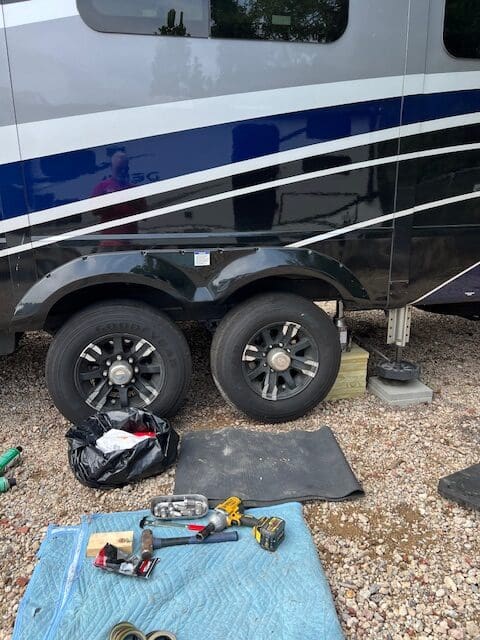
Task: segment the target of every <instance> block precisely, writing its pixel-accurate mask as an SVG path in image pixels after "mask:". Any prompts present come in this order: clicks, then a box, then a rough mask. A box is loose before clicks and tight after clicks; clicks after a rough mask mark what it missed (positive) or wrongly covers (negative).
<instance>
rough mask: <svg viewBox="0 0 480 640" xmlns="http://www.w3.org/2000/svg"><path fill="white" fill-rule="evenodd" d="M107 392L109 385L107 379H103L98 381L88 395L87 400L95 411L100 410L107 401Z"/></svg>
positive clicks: (108, 391)
mask: <svg viewBox="0 0 480 640" xmlns="http://www.w3.org/2000/svg"><path fill="white" fill-rule="evenodd" d="M109 393H110V387H109V385H108V383H107V381H106V380H103V382H100V383H99V384H98V385H97V386H96V387H95V389H94V390H93V391H92V393H91V394H90V395H89V397H88V398H87V402H88V404H90V406H92V407H94V408H95V409H96V410H97V411H101V409H103V407H104V405H105V403H106V401H107V398H108V395H109Z"/></svg>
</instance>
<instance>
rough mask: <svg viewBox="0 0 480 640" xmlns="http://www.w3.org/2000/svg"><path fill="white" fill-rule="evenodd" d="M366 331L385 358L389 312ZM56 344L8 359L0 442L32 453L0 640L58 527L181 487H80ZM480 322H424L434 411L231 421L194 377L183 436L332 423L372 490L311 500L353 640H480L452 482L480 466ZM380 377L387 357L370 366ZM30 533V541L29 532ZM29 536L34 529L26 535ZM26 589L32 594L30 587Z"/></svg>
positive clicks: (198, 345) (469, 538) (471, 560)
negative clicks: (379, 366) (57, 378)
mask: <svg viewBox="0 0 480 640" xmlns="http://www.w3.org/2000/svg"><path fill="white" fill-rule="evenodd" d="M349 321H350V324H351V326H352V328H353V329H354V331H355V333H356V334H357V335H359V336H360V337H362V338H363V339H365V340H367V341H369V342H371V343H372V344H373V345H374V346H376V347H377V348H379V349H380V350H382V351H386V350H387V348H386V347H385V344H384V336H385V330H386V321H385V317H384V315H383V314H382V313H378V312H371V313H360V314H352V315H351V316H350V317H349ZM184 328H185V332H186V335H187V338H188V340H189V343H190V345H191V348H192V352H193V360H194V371H202V372H203V371H204V367H205V363H207V362H208V349H209V341H210V336H209V335H208V334H207V333H206V332H205V331H204V330H203V329H201V328H197V327H194V326H192V325H186V326H185V327H184ZM49 341H50V338H49V337H48V336H47V335H45V334H42V333H32V334H29V335H27V336H25V337H24V338H23V340H22V346H21V349H20V350H19V351H18V352H17V353H16V354H13V355H12V356H8V357H5V358H0V380H1V385H0V394H1V396H0V399H1V407H2V418H1V429H0V445H1V448H2V449H4V448H6V447H9V446H12V445H15V444H22V445H23V446H24V448H25V455H24V462H23V465H22V466H19V467H18V468H17V469H16V470H15V475H16V477H17V480H18V487H17V488H16V490H15V491H11V492H9V493H7V494H4V495H2V496H0V588H1V590H2V593H4V594H5V595H7V597H5V598H1V599H0V638H2V640H9V639H10V637H11V630H12V625H13V622H14V618H15V614H16V610H17V607H18V603H19V601H20V599H21V597H22V595H23V593H24V591H25V587H24V586H20V584H23V581H24V579H28V578H29V576H30V574H31V571H32V569H33V566H34V563H35V553H36V551H37V550H38V546H39V543H40V541H41V539H42V538H43V536H44V534H45V532H46V527H47V525H48V523H50V522H54V523H58V524H76V523H78V521H79V518H80V516H81V515H83V514H85V513H92V512H102V511H103V512H104V511H113V510H133V509H140V508H146V507H148V505H149V501H150V498H151V497H153V496H154V495H157V494H160V493H164V492H169V491H171V490H172V488H173V478H174V471H173V470H172V471H171V472H168V473H165V474H163V475H162V476H159V477H157V478H151V479H149V480H146V481H145V482H142V483H140V484H137V485H132V486H131V487H128V488H127V489H124V490H115V491H110V492H99V491H94V490H91V489H87V488H85V487H82V486H81V485H79V484H78V483H77V482H76V480H75V479H74V477H73V475H72V473H71V471H70V469H69V467H68V463H67V443H66V441H65V438H64V434H65V431H66V430H67V428H68V424H67V422H66V420H65V419H63V418H62V417H61V416H60V415H59V414H58V412H57V411H56V409H55V408H54V407H53V405H52V402H51V400H50V398H49V396H48V394H47V391H46V388H45V383H44V374H43V367H44V359H45V354H46V351H47V348H48V344H49ZM479 344H480V323H478V324H475V323H470V322H468V321H466V320H462V319H458V318H452V317H448V316H443V317H442V316H435V315H431V314H427V313H423V312H420V311H415V312H414V314H413V323H412V340H411V344H410V346H409V347H408V348H407V349H405V354H404V355H405V358H407V359H411V360H414V361H416V362H418V363H420V364H421V366H422V371H423V374H422V379H423V381H424V382H425V383H426V384H428V385H429V386H430V387H431V388H432V389H433V390H434V400H433V403H432V404H431V405H420V406H416V407H412V408H407V409H392V408H390V407H387V406H383V405H382V403H381V402H380V401H379V400H378V399H377V398H375V397H373V396H370V395H366V396H364V397H362V398H359V399H356V400H341V401H339V402H335V403H326V404H322V405H321V406H319V407H318V408H317V409H316V410H315V411H314V412H312V413H311V414H310V415H308V416H306V417H305V418H303V419H300V420H297V421H296V422H292V423H288V424H285V425H278V426H275V427H271V426H266V425H262V424H258V423H252V422H251V421H250V420H248V419H247V418H245V417H244V416H241V415H239V414H237V413H234V412H233V411H231V409H230V408H229V407H228V406H227V405H226V404H225V402H224V401H223V400H222V398H221V397H220V395H219V394H218V392H217V391H216V389H215V386H214V385H213V383H212V381H211V379H210V377H209V376H205V375H203V374H202V375H197V376H195V377H194V380H193V384H192V388H191V391H190V394H189V398H188V401H187V403H186V405H185V407H184V408H183V409H182V411H181V412H180V413H179V414H178V416H176V418H175V419H174V420H172V423H173V425H174V426H175V428H176V429H177V430H178V431H179V432H181V433H182V432H186V431H190V430H192V429H214V428H221V427H224V426H228V425H238V426H241V427H247V426H248V427H250V428H253V429H266V428H268V429H272V428H273V429H275V430H281V431H284V430H289V429H298V428H303V429H307V430H313V429H317V428H318V427H319V426H321V425H323V424H328V425H329V426H330V427H332V428H333V429H334V431H335V434H336V436H337V438H338V440H339V442H340V444H341V446H342V447H343V448H344V451H345V454H346V456H347V457H348V459H349V461H350V462H351V464H352V466H353V468H354V470H355V471H356V473H357V474H358V476H359V479H360V480H361V482H362V483H363V486H364V489H365V491H366V497H365V498H364V499H362V500H358V501H355V502H344V503H310V504H308V505H306V506H305V518H306V521H307V523H308V524H309V526H310V527H311V529H312V532H313V534H314V540H315V543H316V545H317V547H318V551H319V555H320V558H321V561H322V564H323V567H324V569H325V572H326V574H327V577H328V580H329V582H330V585H331V588H332V593H333V596H334V599H335V604H336V607H337V611H338V612H339V617H340V619H341V622H342V625H343V628H344V631H345V636H346V638H348V639H355V640H357V639H358V640H387V638H391V639H393V640H408V639H410V638H417V639H418V640H422V639H423V640H427V639H428V640H431V639H436V638H440V639H441V638H446V639H447V640H448V638H453V639H455V638H457V639H458V640H462V638H465V640H466V639H468V640H471V639H472V638H473V639H476V640H478V638H479V637H480V594H479V586H478V585H479V584H480V535H479V531H478V527H479V521H480V516H479V514H476V513H474V512H471V511H467V510H464V509H462V508H461V507H459V506H457V505H455V504H453V503H450V502H447V501H446V500H443V499H442V498H441V497H440V496H439V495H438V493H437V489H436V487H437V482H438V479H439V478H440V477H441V476H443V475H447V474H449V473H452V472H454V471H456V470H458V469H461V468H464V467H466V466H468V465H470V464H474V463H476V462H478V461H479V458H480V455H479V454H480V429H479V425H480V403H479V387H478V356H479ZM372 367H373V359H372V362H371V363H370V368H371V369H372ZM22 527H28V530H26V531H25V532H23V533H20V532H19V530H20V528H22ZM22 530H23V529H22ZM17 580H19V583H17Z"/></svg>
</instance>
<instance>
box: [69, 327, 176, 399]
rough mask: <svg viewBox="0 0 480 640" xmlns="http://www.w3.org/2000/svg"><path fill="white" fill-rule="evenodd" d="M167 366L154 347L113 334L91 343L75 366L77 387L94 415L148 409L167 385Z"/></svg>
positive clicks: (120, 334)
mask: <svg viewBox="0 0 480 640" xmlns="http://www.w3.org/2000/svg"><path fill="white" fill-rule="evenodd" d="M165 375H166V371H165V363H164V361H163V358H162V356H161V355H160V353H159V352H158V350H157V349H156V348H155V347H154V345H153V344H151V343H150V342H148V340H145V339H144V338H141V337H139V336H134V335H132V334H128V333H127V334H124V333H113V334H110V335H106V336H102V337H101V338H99V339H98V340H94V341H93V342H91V343H90V344H89V345H88V346H87V347H85V349H84V350H83V351H82V353H81V354H80V357H79V359H78V360H77V363H76V365H75V371H74V378H75V385H76V387H77V389H78V391H79V393H80V395H81V396H82V398H83V399H84V400H85V402H86V403H87V404H88V406H90V407H92V409H95V411H107V410H109V409H118V408H125V407H136V408H140V407H142V408H144V407H148V406H149V405H150V404H152V402H153V401H154V400H155V399H156V397H157V396H158V393H159V390H160V389H161V388H162V387H163V384H164V382H165Z"/></svg>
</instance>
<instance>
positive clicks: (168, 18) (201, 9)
mask: <svg viewBox="0 0 480 640" xmlns="http://www.w3.org/2000/svg"><path fill="white" fill-rule="evenodd" d="M77 5H78V10H79V12H80V15H81V16H82V18H83V19H84V20H85V22H86V23H87V24H88V25H89V26H90V27H92V29H96V30H97V31H108V32H113V33H141V34H148V35H162V36H197V37H198V36H200V37H205V38H206V37H207V36H208V0H77Z"/></svg>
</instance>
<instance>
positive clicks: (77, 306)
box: [44, 283, 183, 332]
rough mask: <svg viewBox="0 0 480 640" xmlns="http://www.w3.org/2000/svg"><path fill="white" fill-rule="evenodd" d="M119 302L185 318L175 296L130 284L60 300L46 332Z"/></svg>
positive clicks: (85, 290) (91, 289) (50, 314)
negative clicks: (76, 316)
mask: <svg viewBox="0 0 480 640" xmlns="http://www.w3.org/2000/svg"><path fill="white" fill-rule="evenodd" d="M118 298H123V299H129V300H138V301H141V302H145V303H146V304H149V305H150V306H152V307H155V308H157V309H160V310H162V311H163V312H165V313H166V314H167V315H169V316H171V317H172V318H173V319H175V317H176V316H178V315H181V314H182V310H183V309H182V305H181V304H180V302H179V301H178V300H176V299H175V298H174V297H173V296H171V295H169V294H168V293H164V292H163V291H159V290H158V289H154V288H152V287H148V286H143V285H137V284H126V283H108V284H99V285H93V286H90V287H85V288H83V289H79V290H77V291H73V292H72V293H69V294H67V295H66V296H64V297H63V298H61V299H60V300H58V301H57V302H56V303H55V304H54V305H53V307H52V308H51V309H50V311H49V312H48V315H47V317H46V319H45V323H44V328H45V329H46V330H47V331H51V332H55V331H56V330H57V329H59V328H60V327H61V326H62V325H63V324H64V323H65V322H66V321H67V320H68V319H69V318H70V317H71V316H73V315H74V314H75V313H77V312H78V311H81V310H82V309H84V308H85V307H88V306H90V305H92V304H95V303H98V302H106V301H108V300H113V299H118Z"/></svg>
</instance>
